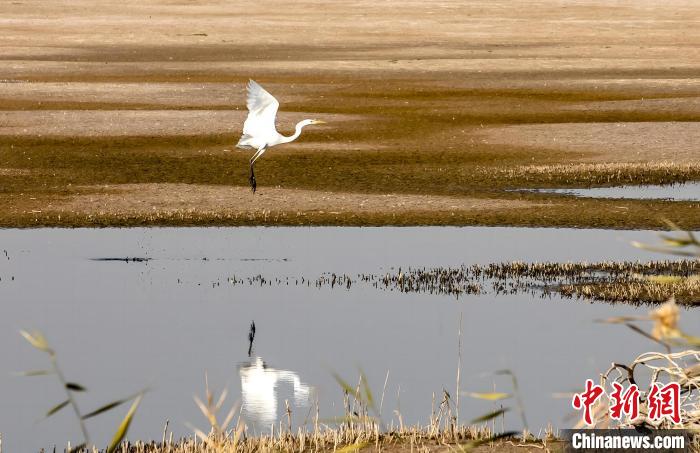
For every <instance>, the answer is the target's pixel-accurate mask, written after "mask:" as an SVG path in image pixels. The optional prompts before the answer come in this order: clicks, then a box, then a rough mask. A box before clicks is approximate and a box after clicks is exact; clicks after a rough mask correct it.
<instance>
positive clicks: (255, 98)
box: [236, 80, 325, 193]
mask: <svg viewBox="0 0 700 453" xmlns="http://www.w3.org/2000/svg"><path fill="white" fill-rule="evenodd" d="M246 105H247V107H248V118H246V120H245V123H243V135H242V136H241V138H240V140H238V144H237V145H236V147H238V148H243V149H254V150H256V151H255V154H253V157H251V158H250V178H249V179H248V180H249V182H250V187H251V189H253V193H255V189H256V187H257V184H256V183H255V171H254V168H253V167H254V166H255V161H256V160H258V159H259V158H260V156H262V155H263V153H264V152H265V151H267V149H268V148H270V147H271V146H275V145H280V144H282V143H289V142H291V141H294V140H296V139H297V138H298V137H299V135H301V130H302V128H303V127H304V126H308V125H309V124H324V123H325V121H320V120H309V119H307V120H303V121H300V122H298V123H297V125H296V128H295V130H294V134H293V135H290V136H289V137H285V136H284V135H282V134H280V133H279V132H277V129H276V128H275V116H277V109H278V108H279V106H280V103H279V102H277V99H275V98H274V96H272V95H271V94H270V93H268V92H267V91H265V89H264V88H263V87H261V86H260V85H258V83H257V82H255V81H254V80H250V81H249V82H248V100H247V102H246Z"/></svg>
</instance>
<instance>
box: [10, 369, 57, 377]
mask: <svg viewBox="0 0 700 453" xmlns="http://www.w3.org/2000/svg"><path fill="white" fill-rule="evenodd" d="M49 374H53V371H51V370H31V371H20V372H19V373H17V375H18V376H25V377H29V376H47V375H49Z"/></svg>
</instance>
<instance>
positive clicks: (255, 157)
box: [248, 146, 267, 193]
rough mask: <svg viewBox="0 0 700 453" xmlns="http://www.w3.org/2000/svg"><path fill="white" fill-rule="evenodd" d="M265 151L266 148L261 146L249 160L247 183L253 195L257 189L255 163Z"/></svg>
mask: <svg viewBox="0 0 700 453" xmlns="http://www.w3.org/2000/svg"><path fill="white" fill-rule="evenodd" d="M266 149H267V146H261V147H260V148H259V149H258V150H257V151H256V152H255V154H253V157H251V158H250V177H249V178H248V182H250V188H251V189H253V193H255V189H256V188H257V187H258V185H257V183H256V182H255V170H254V167H255V161H256V160H258V158H259V157H260V156H262V155H263V153H264V152H265V150H266Z"/></svg>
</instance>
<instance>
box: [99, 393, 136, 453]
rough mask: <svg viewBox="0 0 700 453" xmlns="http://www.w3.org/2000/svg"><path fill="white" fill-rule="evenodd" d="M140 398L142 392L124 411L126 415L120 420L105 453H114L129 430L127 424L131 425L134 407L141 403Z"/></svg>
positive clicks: (134, 411)
mask: <svg viewBox="0 0 700 453" xmlns="http://www.w3.org/2000/svg"><path fill="white" fill-rule="evenodd" d="M141 398H143V394H140V395H139V396H137V397H136V400H134V402H133V403H132V404H131V407H130V408H129V412H127V413H126V416H124V419H123V420H122V422H121V423H120V424H119V428H117V432H116V433H114V437H112V441H111V442H110V443H109V447H108V448H107V453H114V451H116V449H117V447H119V444H120V443H121V441H122V440H123V439H124V436H126V433H127V431H129V426H130V425H131V421H132V420H133V418H134V414H135V413H136V409H137V408H138V407H139V404H140V403H141Z"/></svg>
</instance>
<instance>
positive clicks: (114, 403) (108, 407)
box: [82, 393, 141, 420]
mask: <svg viewBox="0 0 700 453" xmlns="http://www.w3.org/2000/svg"><path fill="white" fill-rule="evenodd" d="M139 395H141V393H137V394H136V395H131V396H128V397H126V398H123V399H120V400H116V401H112V402H111V403H107V404H105V405H104V406H101V407H99V408H97V409H95V410H94V411H92V412H90V413H87V414H85V415H83V417H82V418H83V420H86V419H88V418H92V417H94V416H96V415H100V414H102V413H104V412H107V411H109V410H112V409H114V408H115V407H119V406H121V405H122V404H124V403H126V402H127V401H131V400H133V399H134V398H136V397H138V396H139Z"/></svg>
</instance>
